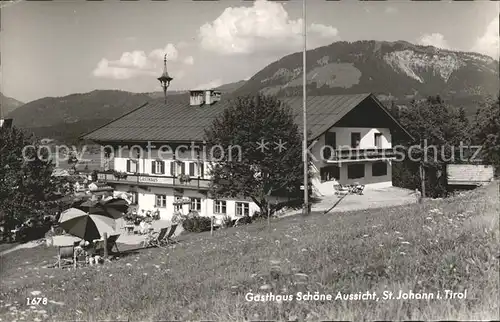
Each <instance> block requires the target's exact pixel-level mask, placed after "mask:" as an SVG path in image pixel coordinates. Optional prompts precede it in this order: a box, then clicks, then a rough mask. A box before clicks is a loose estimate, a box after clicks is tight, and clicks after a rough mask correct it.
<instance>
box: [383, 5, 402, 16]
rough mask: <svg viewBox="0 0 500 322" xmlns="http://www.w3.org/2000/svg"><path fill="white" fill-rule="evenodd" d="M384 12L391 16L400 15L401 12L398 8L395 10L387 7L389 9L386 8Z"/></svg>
mask: <svg viewBox="0 0 500 322" xmlns="http://www.w3.org/2000/svg"><path fill="white" fill-rule="evenodd" d="M384 12H385V13H387V14H389V15H391V14H396V13H398V12H399V10H398V9H397V8H394V7H387V8H385V10H384Z"/></svg>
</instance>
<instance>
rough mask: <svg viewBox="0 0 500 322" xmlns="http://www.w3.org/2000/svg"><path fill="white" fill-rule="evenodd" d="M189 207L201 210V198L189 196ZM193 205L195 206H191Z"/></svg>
mask: <svg viewBox="0 0 500 322" xmlns="http://www.w3.org/2000/svg"><path fill="white" fill-rule="evenodd" d="M189 199H190V204H189V207H190V208H191V210H196V211H198V212H200V211H201V198H196V197H191V198H189ZM193 205H195V207H193Z"/></svg>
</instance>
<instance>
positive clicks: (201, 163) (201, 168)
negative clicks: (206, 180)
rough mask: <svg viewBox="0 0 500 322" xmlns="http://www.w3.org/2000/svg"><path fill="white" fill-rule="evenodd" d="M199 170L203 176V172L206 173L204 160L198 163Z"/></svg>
mask: <svg viewBox="0 0 500 322" xmlns="http://www.w3.org/2000/svg"><path fill="white" fill-rule="evenodd" d="M198 171H199V173H198V175H199V176H200V177H202V178H203V174H204V173H205V169H204V164H203V162H200V163H199V164H198Z"/></svg>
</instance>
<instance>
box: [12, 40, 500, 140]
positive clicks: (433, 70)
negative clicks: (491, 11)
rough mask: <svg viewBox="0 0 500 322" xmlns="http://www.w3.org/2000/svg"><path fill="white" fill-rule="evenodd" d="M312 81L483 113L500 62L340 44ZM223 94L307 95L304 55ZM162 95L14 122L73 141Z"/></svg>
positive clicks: (71, 105) (40, 105)
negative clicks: (433, 99)
mask: <svg viewBox="0 0 500 322" xmlns="http://www.w3.org/2000/svg"><path fill="white" fill-rule="evenodd" d="M306 76H307V94H308V95H332V94H351V93H367V92H371V93H374V94H375V95H377V97H378V98H379V99H380V100H381V101H383V102H385V103H386V104H391V102H394V103H396V104H403V105H404V104H407V103H408V102H409V101H411V100H413V99H416V100H418V99H422V98H426V97H427V96H431V95H437V94H439V95H440V96H441V97H442V98H443V99H444V100H445V101H448V102H449V103H451V104H453V105H458V106H463V107H464V108H465V109H466V111H467V113H468V114H469V115H473V114H474V113H475V111H476V109H477V102H478V101H481V100H483V99H484V98H485V96H489V95H493V96H496V95H498V93H499V88H500V81H499V64H498V61H496V60H494V59H492V58H491V57H488V56H484V55H481V54H477V53H470V52H457V51H451V50H444V49H438V48H435V47H432V46H420V45H414V44H411V43H408V42H405V41H396V42H385V41H357V42H335V43H332V44H331V45H328V46H324V47H319V48H316V49H313V50H309V51H308V52H307V69H306ZM217 89H218V90H220V91H222V92H223V95H224V94H226V95H231V96H237V95H245V94H252V93H257V92H262V93H265V94H273V95H278V96H291V95H302V53H300V52H299V53H294V54H291V55H287V56H285V57H283V58H281V59H279V60H277V61H275V62H273V63H271V64H270V65H268V66H266V67H265V68H263V69H262V70H261V71H259V72H258V73H256V74H255V75H254V76H253V77H252V78H250V79H249V80H247V81H239V82H235V83H230V84H225V85H222V86H220V87H219V88H217ZM183 93H185V91H174V92H169V93H168V95H179V94H183ZM162 96H163V92H153V93H140V94H137V93H130V92H125V91H116V90H95V91H92V92H89V93H84V94H72V95H68V96H64V97H57V98H55V97H46V98H42V99H39V100H35V101H33V102H29V103H27V104H25V105H23V106H22V107H17V108H11V110H12V111H11V112H10V113H9V115H8V116H9V117H11V118H13V119H14V125H16V126H19V127H22V128H26V129H28V130H30V131H32V132H34V133H35V134H36V135H38V136H40V137H50V138H55V139H56V140H63V141H68V140H71V141H72V140H76V139H77V138H78V136H79V135H81V134H83V133H85V132H88V131H90V130H92V129H94V128H97V127H99V126H102V125H104V124H106V123H107V122H109V121H111V120H113V119H115V118H117V117H119V116H120V115H123V114H124V113H127V112H129V111H131V110H132V109H134V108H137V107H138V106H140V105H142V104H144V103H145V102H147V101H149V100H151V99H154V98H159V97H162ZM40 116H43V117H40Z"/></svg>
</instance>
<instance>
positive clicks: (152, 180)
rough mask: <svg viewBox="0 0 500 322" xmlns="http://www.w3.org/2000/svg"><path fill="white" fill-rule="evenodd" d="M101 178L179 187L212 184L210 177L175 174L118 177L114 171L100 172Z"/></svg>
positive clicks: (112, 181)
mask: <svg viewBox="0 0 500 322" xmlns="http://www.w3.org/2000/svg"><path fill="white" fill-rule="evenodd" d="M97 178H98V179H99V180H103V181H105V182H111V183H128V184H137V185H141V184H143V185H157V186H170V187H178V188H198V189H208V187H209V185H210V180H209V179H204V178H200V177H190V178H189V180H180V179H179V178H178V177H174V176H158V175H150V174H142V173H139V174H127V175H126V177H121V178H119V177H116V176H115V175H114V174H113V173H107V172H99V173H98V174H97Z"/></svg>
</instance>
